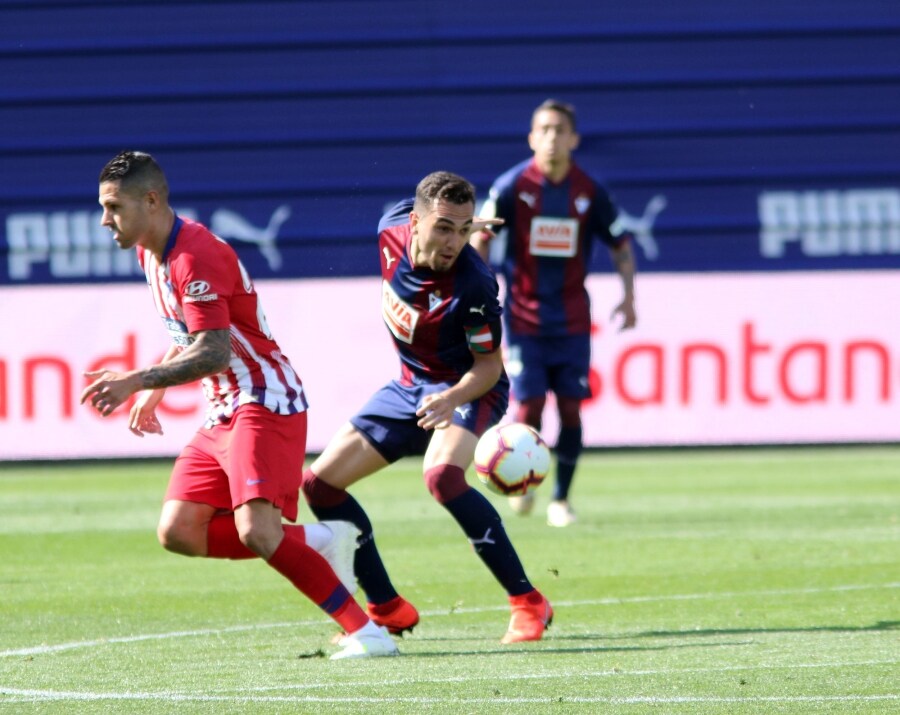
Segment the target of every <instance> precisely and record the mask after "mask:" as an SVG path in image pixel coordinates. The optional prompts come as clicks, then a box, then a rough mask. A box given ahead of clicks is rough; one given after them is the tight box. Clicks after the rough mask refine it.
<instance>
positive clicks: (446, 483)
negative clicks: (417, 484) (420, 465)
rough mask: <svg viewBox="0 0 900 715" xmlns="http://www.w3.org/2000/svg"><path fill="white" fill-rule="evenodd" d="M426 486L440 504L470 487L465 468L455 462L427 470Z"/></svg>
mask: <svg viewBox="0 0 900 715" xmlns="http://www.w3.org/2000/svg"><path fill="white" fill-rule="evenodd" d="M425 486H427V487H428V491H429V492H431V496H433V497H434V498H435V499H436V500H437V502H438V503H439V504H446V503H447V502H448V501H450V500H452V499H455V498H456V497H458V496H460V495H461V494H462V493H463V492H465V491H467V490H468V489H469V488H470V487H469V485H468V484H467V483H466V473H465V470H463V468H462V467H457V466H455V465H453V464H441V465H439V466H437V467H432V468H431V469H429V470H427V471H426V472H425Z"/></svg>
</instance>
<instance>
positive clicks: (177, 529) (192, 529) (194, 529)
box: [157, 499, 220, 555]
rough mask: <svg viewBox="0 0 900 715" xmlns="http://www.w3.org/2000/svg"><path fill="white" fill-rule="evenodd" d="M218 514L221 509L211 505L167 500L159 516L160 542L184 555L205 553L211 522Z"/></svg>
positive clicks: (158, 530)
mask: <svg viewBox="0 0 900 715" xmlns="http://www.w3.org/2000/svg"><path fill="white" fill-rule="evenodd" d="M218 512H220V510H219V509H217V508H216V507H214V506H211V505H209V504H201V503H200V502H195V501H183V500H181V499H167V500H166V501H165V502H163V507H162V511H161V513H160V515H159V525H158V526H157V533H158V535H159V540H160V542H162V543H163V544H164V545H166V546H170V547H176V548H178V550H179V551H182V552H184V553H194V554H198V555H199V554H200V553H205V552H206V533H207V529H208V528H209V522H210V521H211V520H212V518H213V516H215V515H216V513H218Z"/></svg>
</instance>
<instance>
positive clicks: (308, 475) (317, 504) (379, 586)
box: [303, 469, 398, 604]
mask: <svg viewBox="0 0 900 715" xmlns="http://www.w3.org/2000/svg"><path fill="white" fill-rule="evenodd" d="M303 493H304V495H305V496H306V501H307V503H308V504H309V508H310V509H311V510H312V513H313V514H315V515H316V518H317V519H319V520H320V521H331V520H336V521H349V522H351V523H352V524H353V525H354V526H356V528H357V529H359V530H360V532H361V535H360V537H359V548H357V550H356V555H355V557H354V561H353V570H354V571H355V573H356V579H357V581H358V582H359V585H360V586H361V587H362V589H363V591H365V593H366V600H367V601H368V602H369V603H373V604H385V603H388V602H389V601H391V600H393V599H395V598H397V595H398V594H397V590H396V589H395V588H394V585H393V584H392V583H391V579H390V577H389V576H388V573H387V569H385V566H384V562H383V561H382V560H381V554H379V553H378V547H377V546H376V545H375V534H374V531H373V529H372V523H371V522H370V521H369V517H368V515H367V514H366V512H365V510H364V509H363V508H362V506H361V505H360V504H359V502H358V501H356V499H354V498H353V497H352V496H351V495H350V494H348V493H347V492H346V491H345V490H343V489H336V488H335V487H332V486H330V485H328V484H326V483H325V482H323V481H322V480H321V479H319V478H318V477H317V476H316V475H315V474H314V473H313V472H312V470H309V469H307V470H306V471H305V472H304V474H303Z"/></svg>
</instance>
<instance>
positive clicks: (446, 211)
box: [303, 172, 553, 643]
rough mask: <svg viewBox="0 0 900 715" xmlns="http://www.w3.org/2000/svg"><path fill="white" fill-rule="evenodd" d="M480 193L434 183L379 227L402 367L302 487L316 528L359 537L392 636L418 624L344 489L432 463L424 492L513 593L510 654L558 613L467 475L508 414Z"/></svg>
mask: <svg viewBox="0 0 900 715" xmlns="http://www.w3.org/2000/svg"><path fill="white" fill-rule="evenodd" d="M474 213H475V189H474V187H472V185H471V184H470V183H469V182H468V181H466V180H465V179H463V178H462V177H460V176H457V175H455V174H451V173H449V172H436V173H433V174H429V175H428V176H426V177H425V178H424V179H423V180H422V181H421V182H420V183H419V185H418V187H417V189H416V196H415V199H414V200H413V199H410V200H407V201H401V202H400V203H399V204H397V205H396V206H395V207H394V208H392V209H391V210H390V211H388V213H387V214H385V216H384V217H383V218H382V219H381V223H380V224H379V227H378V230H379V244H378V251H379V258H380V260H381V276H382V291H381V313H382V317H383V319H384V322H385V324H386V325H387V328H388V331H389V332H390V334H391V337H392V339H393V342H394V345H395V347H396V348H397V352H398V354H399V356H400V378H399V379H397V380H393V381H392V382H390V383H388V384H387V385H385V386H384V387H383V388H381V389H380V390H379V391H378V392H376V393H375V394H374V395H373V396H372V397H371V398H370V399H369V401H368V402H367V403H366V404H365V405H364V406H363V407H362V409H361V410H360V411H359V412H358V413H357V414H356V415H355V416H353V417H352V418H351V419H350V421H349V422H348V423H347V424H346V425H345V426H344V427H342V428H341V429H340V430H339V431H338V433H337V434H336V435H335V436H334V437H333V438H332V440H331V442H330V443H329V444H328V446H327V447H326V448H325V451H324V452H323V453H322V454H321V455H320V456H319V458H318V459H316V460H315V462H313V464H312V465H311V467H310V469H308V470H307V471H306V473H305V474H304V478H303V489H304V492H305V493H306V498H307V501H308V502H309V505H310V507H311V508H312V510H313V512H314V513H315V514H316V516H318V517H319V518H320V519H339V520H346V521H351V522H353V523H354V524H355V525H356V526H357V527H358V528H359V529H360V530H361V531H362V536H361V537H360V548H359V549H358V550H357V552H356V559H355V569H356V576H357V578H358V579H359V583H360V585H361V586H362V587H363V590H364V591H365V592H366V598H367V600H368V612H369V615H370V616H371V618H372V620H373V621H375V623H378V624H379V625H383V626H386V627H387V628H388V629H389V630H390V631H392V632H394V633H402V632H403V631H405V630H411V629H412V628H413V626H415V625H416V624H417V623H418V620H419V615H418V612H417V611H416V609H415V608H414V607H413V606H412V604H411V603H409V602H408V601H407V600H406V599H404V598H403V597H402V596H400V595H399V594H398V593H397V591H396V590H395V589H394V586H393V584H392V583H391V580H390V578H389V577H388V575H387V572H386V570H385V568H384V565H383V563H382V561H381V557H380V555H379V553H378V550H377V548H376V546H375V541H374V536H373V531H372V525H371V522H370V521H369V518H368V516H367V515H366V513H365V512H364V511H363V509H362V507H361V506H360V505H359V503H358V502H357V501H356V500H355V499H354V498H353V497H352V496H350V495H349V494H348V493H347V491H346V489H347V488H348V487H349V486H350V485H352V484H353V483H354V482H357V481H358V480H360V479H362V478H364V477H367V476H369V475H370V474H372V473H374V472H377V471H378V470H380V469H382V468H384V467H386V466H387V465H389V464H391V463H393V462H395V461H397V460H398V459H400V458H401V457H406V456H411V455H424V464H423V472H424V478H425V484H426V486H427V487H428V489H429V491H430V492H431V494H432V496H433V497H434V498H435V499H436V500H437V501H438V503H440V504H441V505H442V506H443V507H444V508H445V509H446V510H447V511H448V512H450V514H451V516H453V518H454V519H456V521H457V523H458V524H459V525H460V527H461V528H462V530H463V531H464V532H465V534H466V536H467V537H468V538H469V541H470V542H471V543H472V546H473V547H474V549H475V552H476V553H477V554H478V555H479V556H480V557H481V560H482V561H483V562H484V564H485V565H486V566H487V567H488V569H489V570H490V571H491V573H492V574H493V575H494V577H495V578H496V579H497V581H498V582H499V583H500V585H501V586H502V587H503V589H504V590H505V591H506V593H507V596H508V598H509V602H510V606H511V609H512V618H511V620H510V624H509V628H508V630H507V632H506V634H505V635H504V636H503V638H502V640H501V642H502V643H515V642H519V641H526V640H538V639H540V638H541V637H542V635H543V633H544V629H545V628H546V627H547V626H548V625H549V623H550V620H551V618H552V616H553V610H552V609H551V607H550V603H549V601H547V599H546V598H544V596H543V595H542V594H541V593H540V592H539V591H537V590H536V589H535V588H534V586H532V584H531V582H530V581H529V580H528V577H527V576H526V575H525V570H524V568H523V567H522V563H521V561H520V560H519V557H518V555H517V554H516V551H515V549H514V548H513V545H512V543H511V542H510V540H509V538H508V536H507V534H506V530H505V529H504V527H503V522H502V521H501V519H500V515H499V514H498V513H497V511H496V509H494V507H493V506H492V505H491V503H490V502H489V501H488V500H487V498H486V497H485V496H484V495H483V494H482V493H481V492H479V491H478V490H477V489H473V488H472V487H470V486H469V485H468V484H467V482H466V478H465V471H466V469H467V468H468V466H469V465H470V464H471V462H472V458H473V455H474V453H475V445H476V443H477V442H478V438H479V436H480V435H482V434H483V433H484V432H485V430H487V429H488V428H489V427H491V426H492V425H494V424H496V423H497V422H499V420H500V418H501V417H503V415H504V413H505V412H506V408H507V404H508V396H509V383H508V381H507V378H506V375H505V373H504V371H503V362H502V358H501V353H500V339H501V327H500V312H501V311H500V304H499V301H498V298H497V294H498V286H497V282H496V280H495V278H494V276H493V274H492V272H491V270H490V269H489V268H488V266H487V265H485V263H484V261H482V260H481V258H480V257H479V256H478V254H477V253H476V251H475V250H474V249H473V248H472V247H471V246H470V245H469V238H470V236H471V234H472V232H473V231H476V230H481V229H482V228H484V227H485V224H484V223H482V222H480V221H476V220H475V218H474Z"/></svg>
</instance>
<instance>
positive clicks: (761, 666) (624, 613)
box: [0, 447, 900, 715]
mask: <svg viewBox="0 0 900 715" xmlns="http://www.w3.org/2000/svg"><path fill="white" fill-rule="evenodd" d="M168 471H169V464H168V463H165V462H161V461H154V462H146V463H135V464H121V463H97V464H66V463H59V464H54V465H47V466H32V465H18V466H17V465H14V464H0V557H2V558H0V712H2V713H4V715H5V714H6V713H10V714H12V713H142V714H145V713H170V712H177V713H307V712H309V713H367V714H371V713H391V714H394V713H416V714H421V713H448V714H451V713H452V714H453V715H457V714H459V713H479V714H481V713H622V714H624V715H632V714H636V713H691V714H694V713H701V714H702V713H729V714H734V713H738V714H744V713H746V714H747V715H750V714H753V715H756V714H758V713H841V714H842V715H845V714H847V713H893V712H900V627H898V626H900V522H898V520H900V449H898V448H891V447H880V448H876V447H871V448H841V449H839V448H820V449H816V448H798V449H771V450H756V449H754V450H700V451H666V452H616V453H610V454H603V453H592V454H590V455H587V456H586V457H585V459H584V461H583V463H582V465H581V466H580V469H579V474H578V477H577V480H576V483H575V489H574V492H573V496H574V502H573V503H574V504H575V506H576V507H577V510H578V514H579V516H580V521H579V522H578V523H577V524H576V525H575V526H573V527H571V528H568V529H553V528H550V527H548V526H546V525H545V524H544V520H543V518H542V515H543V510H544V507H545V505H546V501H547V499H548V498H549V495H550V485H549V484H545V485H544V486H542V487H540V489H539V491H538V506H537V510H536V512H535V514H533V515H532V516H530V517H527V518H522V517H517V516H515V515H513V514H512V513H511V512H510V511H509V510H508V507H507V505H506V504H505V503H504V500H503V499H502V498H501V497H496V496H493V495H492V496H491V497H490V498H491V499H492V501H493V502H494V503H495V504H496V505H497V507H498V509H499V510H500V511H501V513H502V514H503V515H504V520H505V522H506V525H507V528H508V530H509V532H510V534H511V537H512V539H513V542H514V543H515V544H516V546H517V548H518V549H519V552H520V554H521V556H522V558H523V561H524V562H525V565H526V568H527V570H528V572H529V575H530V577H531V578H532V580H533V581H534V582H535V584H536V585H537V586H538V587H540V588H541V589H542V590H543V591H544V592H545V593H546V595H547V596H548V597H549V598H550V599H551V601H552V602H553V604H554V606H555V609H556V619H555V622H554V624H553V627H552V628H551V629H550V630H549V631H548V632H547V635H546V637H545V639H544V640H542V641H540V642H538V643H528V644H521V645H516V646H501V645H500V643H499V639H500V637H501V636H502V635H503V632H504V631H505V628H506V624H507V620H508V608H507V604H506V599H505V596H504V594H503V593H502V592H501V590H500V588H499V587H498V586H497V585H496V583H495V582H494V581H493V580H492V578H491V577H490V575H489V574H488V572H487V570H486V569H485V568H484V567H483V566H482V565H481V563H480V562H479V560H478V558H477V557H476V556H475V555H474V553H473V552H472V550H471V548H470V546H469V544H468V543H467V542H466V541H465V539H464V537H463V535H462V532H461V531H460V530H459V529H458V527H457V526H456V524H455V523H454V522H453V521H452V520H451V518H450V517H449V515H448V514H446V513H445V512H444V511H443V510H442V509H441V508H440V507H439V506H438V505H437V504H436V503H435V502H434V501H433V500H432V499H431V497H430V496H428V494H427V492H426V491H425V488H424V486H423V484H422V480H421V476H420V474H419V462H416V461H403V462H401V463H399V464H397V465H395V466H393V467H391V468H389V469H387V470H385V471H384V472H382V473H380V474H378V475H376V476H374V477H372V478H370V479H369V480H367V481H365V482H363V483H361V484H359V485H357V486H356V487H355V488H354V493H355V494H356V495H357V497H358V498H359V499H360V501H361V502H362V503H363V504H364V505H365V506H366V507H367V509H368V511H369V514H370V516H371V518H372V521H373V523H374V524H375V529H376V534H377V537H378V540H379V544H380V547H381V551H382V554H383V555H384V557H385V560H386V562H387V564H388V567H389V569H390V571H391V573H392V576H393V579H394V581H395V584H396V585H397V586H398V588H399V589H400V591H401V592H402V593H403V594H404V595H406V596H407V597H408V598H410V600H412V601H413V602H414V603H415V604H416V605H417V606H418V607H419V609H420V611H421V612H422V615H423V618H422V623H421V624H420V626H419V627H418V628H417V629H416V631H415V632H414V633H413V634H412V635H409V636H407V637H406V638H404V639H403V640H402V641H401V642H400V648H401V651H402V657H400V658H385V659H375V660H371V661H366V660H364V661H349V662H332V661H329V660H328V659H327V657H326V656H327V655H328V654H329V653H331V652H333V650H334V649H335V646H332V645H330V643H329V641H330V638H331V636H332V635H333V634H334V633H335V632H336V628H335V627H334V626H333V625H332V623H331V622H330V621H329V620H328V619H327V618H325V617H324V616H323V615H322V614H321V613H320V612H319V611H318V610H317V609H316V608H315V607H314V606H313V605H312V604H310V603H309V602H308V601H306V600H305V599H304V598H303V597H302V596H300V595H299V594H297V593H296V592H294V591H293V589H292V588H291V587H290V586H289V585H288V583H287V582H286V581H284V580H283V579H282V578H281V577H280V576H278V575H277V574H276V573H275V572H274V571H272V570H271V569H268V568H267V567H266V566H265V565H264V564H262V563H260V562H259V561H244V562H228V561H214V560H207V559H188V558H185V557H180V556H176V555H173V554H169V553H166V552H165V551H163V550H162V549H161V548H160V547H159V546H158V544H157V543H156V538H155V525H156V518H157V515H158V510H159V504H160V498H161V496H162V492H163V489H164V486H165V483H166V480H167V478H168ZM302 514H303V518H304V519H306V520H309V519H310V517H309V514H308V512H307V511H305V509H304V510H303V511H302ZM359 597H360V598H362V595H361V594H360V596H359Z"/></svg>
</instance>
